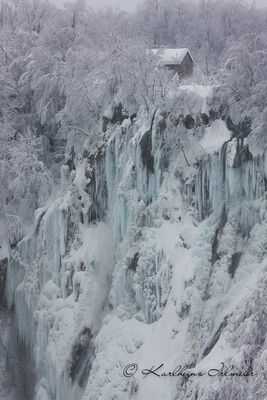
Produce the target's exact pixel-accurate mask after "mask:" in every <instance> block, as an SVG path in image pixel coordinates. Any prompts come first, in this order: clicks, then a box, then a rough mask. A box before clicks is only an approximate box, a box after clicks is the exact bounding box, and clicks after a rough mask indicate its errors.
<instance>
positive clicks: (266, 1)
mask: <svg viewBox="0 0 267 400" xmlns="http://www.w3.org/2000/svg"><path fill="white" fill-rule="evenodd" d="M163 1H164V0H163ZM233 1H235V0H233ZM243 1H246V2H249V3H253V2H254V3H255V4H256V5H257V6H258V7H266V6H267V0H243ZM51 2H52V3H54V4H57V5H59V6H62V5H63V4H64V3H66V2H71V0H51ZM87 2H88V4H89V5H90V6H91V7H93V8H100V7H104V6H111V7H119V8H120V9H122V10H126V11H134V10H135V9H136V6H137V4H139V3H141V2H142V0H87Z"/></svg>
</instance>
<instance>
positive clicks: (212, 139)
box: [0, 98, 267, 400]
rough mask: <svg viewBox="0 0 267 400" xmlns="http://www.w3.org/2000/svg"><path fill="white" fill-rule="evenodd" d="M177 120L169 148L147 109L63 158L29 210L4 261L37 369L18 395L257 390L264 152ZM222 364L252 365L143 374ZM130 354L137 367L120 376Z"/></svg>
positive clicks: (10, 295) (11, 304)
mask: <svg viewBox="0 0 267 400" xmlns="http://www.w3.org/2000/svg"><path fill="white" fill-rule="evenodd" d="M202 101H203V99H202V98H201V104H202ZM188 120H189V118H188ZM189 125H190V124H189ZM187 128H189V129H186V131H185V133H186V135H187V136H188V138H187V139H188V141H187V142H185V144H184V146H183V148H182V150H183V151H181V146H180V148H179V147H177V146H175V145H173V147H172V140H173V138H172V137H171V134H173V131H168V128H166V124H165V123H164V120H163V119H162V115H161V113H160V111H159V110H153V112H152V113H151V115H150V117H149V118H145V117H144V115H143V114H142V112H140V114H138V115H137V117H136V118H132V119H131V118H129V119H126V120H124V121H122V122H121V123H117V124H115V125H114V124H109V125H108V129H107V131H106V133H105V135H103V140H102V141H101V142H99V143H97V144H96V145H95V147H91V145H90V144H89V140H88V142H85V143H84V147H83V149H82V150H81V152H80V154H77V155H76V158H75V169H72V171H70V168H69V167H68V166H67V165H64V166H63V167H62V173H61V176H62V179H61V181H62V185H61V192H60V194H59V196H58V198H57V199H56V200H54V201H53V202H52V203H51V204H50V205H47V207H45V208H42V209H39V210H37V212H36V217H35V227H34V229H33V231H32V232H31V233H29V234H28V235H27V236H25V237H24V238H23V239H22V240H21V241H20V242H19V244H18V245H17V247H16V248H15V250H14V251H13V252H12V257H11V259H10V262H9V265H8V268H7V276H6V298H7V303H8V308H9V310H12V309H14V319H15V322H14V324H15V326H17V329H18V334H19V342H20V343H21V346H24V348H25V349H26V350H25V351H27V353H28V354H30V358H31V360H32V361H31V362H32V364H33V366H32V368H33V370H34V371H35V377H34V379H35V381H34V385H35V387H33V388H27V390H28V393H29V394H28V396H30V397H27V400H31V399H35V400H82V399H83V400H126V399H136V400H144V399H146V400H149V399H154V400H157V399H158V400H159V399H162V398H166V399H169V400H171V399H173V400H175V399H179V400H183V399H191V400H193V399H201V400H208V399H215V398H216V399H217V400H219V399H226V398H236V399H238V400H243V399H244V400H245V399H246V400H247V399H252V398H255V397H253V393H255V392H256V393H258V397H257V399H263V398H264V390H266V381H265V383H264V375H263V374H262V372H261V371H262V369H263V370H264V367H265V368H266V363H267V357H266V354H267V353H266V351H267V350H266V337H265V335H266V329H267V326H266V318H263V316H264V315H266V306H265V307H264V305H266V284H267V279H266V267H267V263H266V261H267V258H266V254H267V218H266V182H267V161H266V155H259V156H258V157H253V156H252V155H251V153H250V152H249V148H248V146H247V145H246V143H245V141H244V139H243V138H238V137H233V136H232V134H231V132H230V131H229V130H228V129H227V127H226V125H225V122H224V121H222V120H220V119H217V120H215V121H212V122H210V123H208V124H204V123H202V124H200V126H199V127H198V128H197V130H195V129H191V128H190V126H189V127H187ZM182 129H183V130H184V129H185V128H184V127H182V126H181V124H180V123H179V124H178V125H177V126H176V128H174V132H175V134H176V135H179V133H180V131H179V130H182ZM168 140H169V141H170V143H171V146H170V147H169V150H168V152H167V150H166V146H165V145H166V142H168ZM16 226H17V228H16V229H17V231H19V223H18V224H17V225H16ZM19 234H20V232H18V236H19ZM19 239H20V238H19ZM0 339H1V338H0ZM2 351H3V346H2V342H1V340H0V352H2ZM220 362H225V363H226V364H227V363H228V364H229V365H232V364H234V365H235V366H236V367H237V368H243V369H246V368H252V367H253V370H254V371H255V372H258V373H257V375H256V377H253V379H250V378H247V379H245V378H240V380H239V381H237V379H234V378H231V377H228V378H225V379H223V378H219V377H213V378H211V377H208V376H205V377H201V378H200V377H191V378H188V379H186V378H184V377H179V378H178V377H176V378H174V377H165V378H157V377H153V376H149V377H146V378H145V379H143V376H142V373H141V370H142V369H144V368H151V367H152V365H160V364H161V363H164V366H165V367H166V368H165V369H166V370H168V371H170V370H173V369H174V368H175V367H176V366H178V365H180V364H182V365H187V366H188V368H191V369H192V370H197V371H199V370H207V369H208V368H218V367H219V366H220ZM129 363H137V364H138V366H139V369H138V371H137V373H136V374H135V375H134V376H133V377H129V378H127V377H125V376H123V369H124V367H125V365H126V364H129ZM265 370H266V369H265ZM31 376H33V375H31ZM261 392H262V393H261ZM266 393H267V392H266V391H265V395H266ZM260 396H262V397H260Z"/></svg>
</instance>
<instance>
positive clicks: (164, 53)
mask: <svg viewBox="0 0 267 400" xmlns="http://www.w3.org/2000/svg"><path fill="white" fill-rule="evenodd" d="M151 51H152V53H153V54H154V55H157V56H158V57H159V64H160V65H161V66H163V67H165V68H168V69H169V70H171V71H173V72H174V73H177V74H178V76H179V78H180V79H182V78H187V77H190V76H192V75H193V71H194V65H195V62H194V59H193V57H192V55H191V53H190V51H189V50H188V49H186V48H183V49H164V48H159V49H152V50H151Z"/></svg>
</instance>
